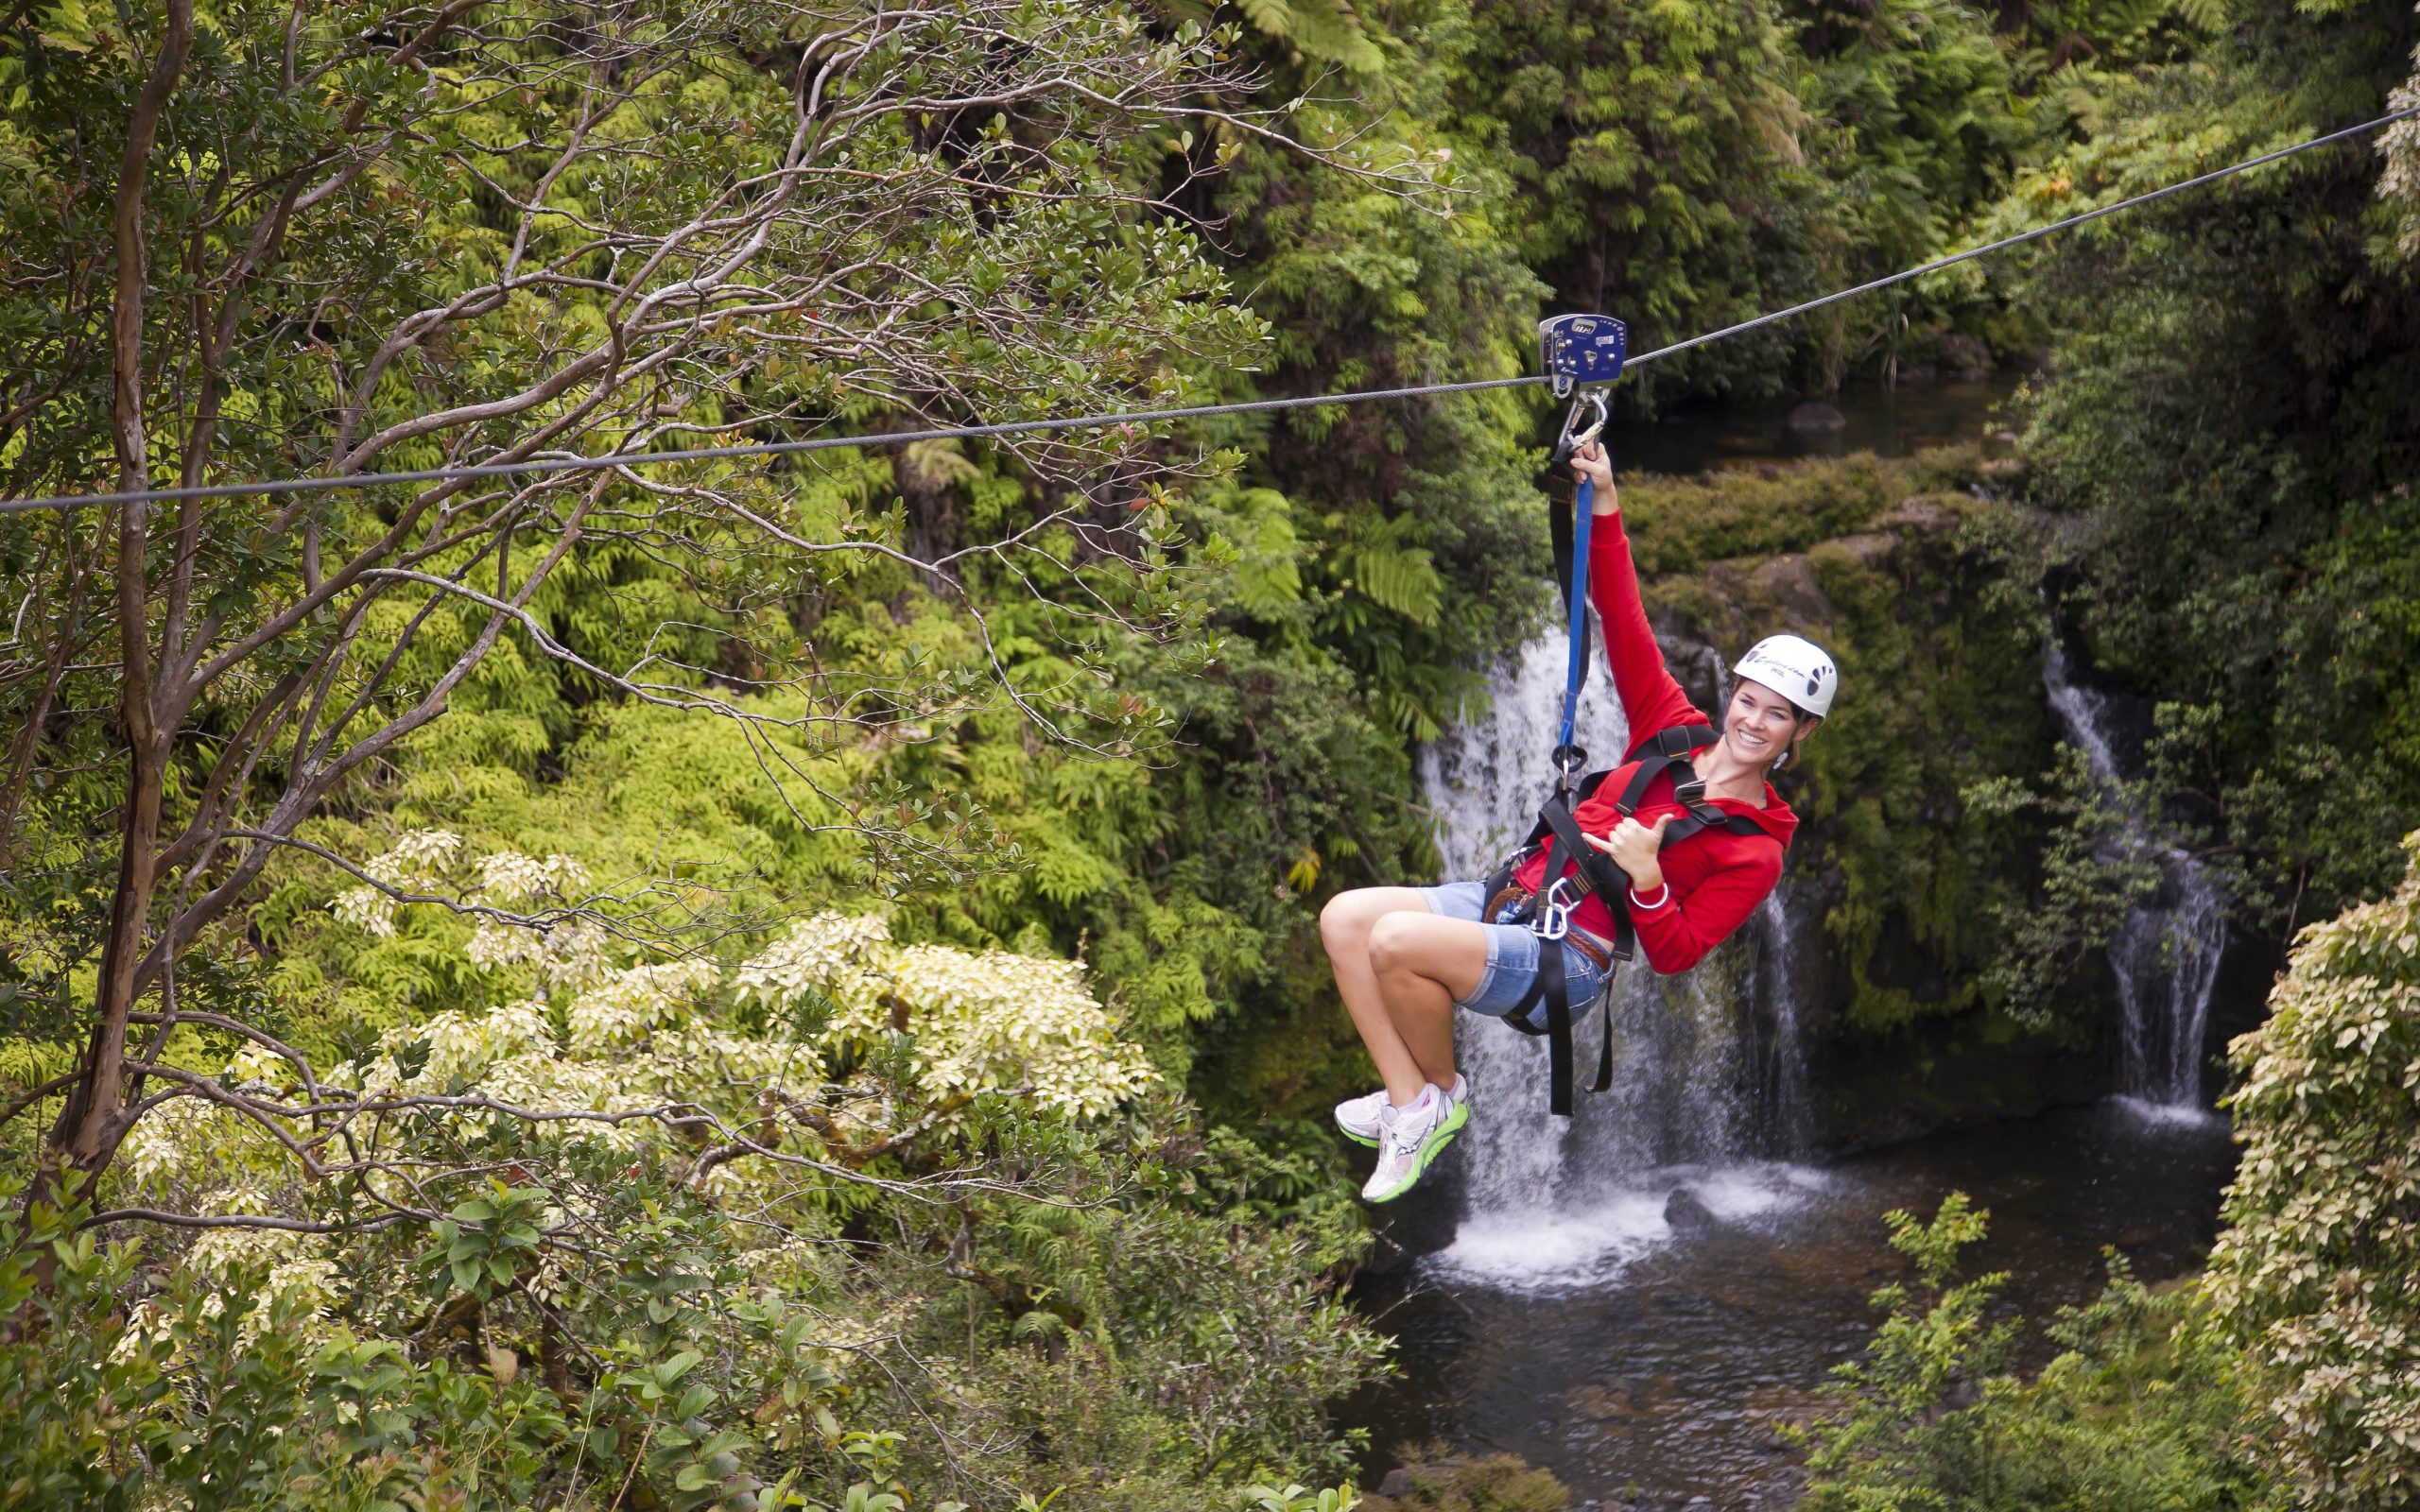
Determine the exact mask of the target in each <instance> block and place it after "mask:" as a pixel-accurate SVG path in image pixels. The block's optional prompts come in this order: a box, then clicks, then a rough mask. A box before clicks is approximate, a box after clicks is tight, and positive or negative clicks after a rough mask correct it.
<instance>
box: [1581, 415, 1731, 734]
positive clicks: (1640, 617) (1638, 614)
mask: <svg viewBox="0 0 2420 1512" xmlns="http://www.w3.org/2000/svg"><path fill="white" fill-rule="evenodd" d="M1571 469H1572V472H1575V473H1577V474H1578V475H1579V476H1581V477H1583V478H1586V479H1587V480H1588V481H1589V482H1591V483H1593V484H1595V485H1596V507H1595V511H1594V513H1595V519H1594V520H1593V521H1592V522H1591V524H1590V526H1589V543H1588V601H1589V602H1590V603H1592V604H1594V605H1596V606H1597V618H1598V619H1599V621H1601V622H1602V623H1603V625H1604V627H1605V662H1606V664H1607V665H1608V666H1610V667H1611V668H1612V669H1613V674H1614V692H1615V693H1616V695H1617V696H1619V697H1620V698H1621V701H1622V717H1623V718H1625V719H1627V720H1628V721H1629V722H1630V749H1629V750H1628V751H1627V752H1625V753H1624V759H1625V760H1627V759H1629V758H1630V757H1631V756H1634V755H1636V754H1637V752H1638V748H1639V747H1640V746H1642V745H1644V744H1645V743H1646V742H1647V740H1648V739H1649V737H1651V736H1652V735H1653V734H1654V733H1655V732H1656V731H1657V730H1667V729H1669V728H1670V727H1672V726H1674V725H1703V724H1704V723H1705V722H1706V716H1705V714H1704V713H1703V712H1701V711H1700V710H1699V709H1698V707H1697V706H1696V705H1695V704H1692V703H1691V702H1689V696H1688V695H1687V694H1686V693H1684V692H1683V691H1681V685H1680V683H1679V682H1678V681H1676V680H1674V679H1673V677H1672V673H1671V670H1670V669H1669V668H1668V667H1666V666H1665V665H1664V652H1663V649H1662V648H1661V647H1659V646H1658V645H1657V644H1655V631H1654V630H1653V629H1651V627H1649V626H1648V623H1647V605H1646V602H1645V601H1644V600H1642V599H1641V598H1640V597H1639V593H1638V568H1637V566H1636V564H1635V563H1634V562H1633V561H1632V560H1631V554H1630V537H1629V536H1628V535H1627V534H1625V533H1624V531H1623V530H1622V508H1621V495H1620V494H1619V493H1618V492H1617V491H1616V490H1615V488H1614V470H1613V464H1612V462H1611V461H1610V460H1608V459H1607V458H1606V456H1605V453H1604V449H1603V448H1602V447H1600V446H1598V445H1597V444H1596V443H1594V442H1591V443H1589V444H1588V445H1587V446H1584V447H1582V448H1581V449H1580V451H1579V452H1577V453H1575V454H1574V455H1573V456H1572V458H1571Z"/></svg>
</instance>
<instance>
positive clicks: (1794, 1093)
mask: <svg viewBox="0 0 2420 1512" xmlns="http://www.w3.org/2000/svg"><path fill="white" fill-rule="evenodd" d="M1757 918H1758V919H1760V920H1762V924H1763V928H1764V932H1765V954H1764V962H1763V966H1764V971H1763V972H1762V978H1763V980H1762V982H1761V984H1760V988H1759V989H1760V991H1761V992H1762V993H1763V996H1764V1001H1765V1002H1766V1003H1767V1004H1768V1005H1771V1007H1772V1021H1773V1038H1772V1045H1771V1047H1770V1048H1769V1050H1768V1052H1767V1054H1766V1055H1765V1057H1764V1064H1763V1075H1762V1076H1761V1077H1760V1078H1759V1079H1758V1083H1757V1095H1756V1107H1757V1108H1758V1109H1759V1111H1760V1112H1761V1113H1762V1115H1763V1116H1762V1120H1761V1126H1760V1127H1759V1129H1758V1131H1757V1133H1758V1139H1757V1144H1758V1147H1759V1148H1760V1149H1761V1150H1762V1151H1763V1152H1764V1153H1766V1154H1768V1155H1778V1156H1789V1155H1796V1154H1800V1153H1803V1152H1804V1151H1806V1150H1807V1149H1808V1148H1810V1147H1811V1146H1812V1145H1813V1144H1814V1143H1815V1089H1814V1085H1813V1083H1812V1082H1810V1081H1809V1080H1808V1078H1807V1074H1806V1043H1805V1041H1804V1040H1802V1039H1801V1038H1800V1035H1799V1029H1798V982H1797V978H1796V975H1795V972H1794V968H1795V966H1796V964H1797V960H1798V935H1797V928H1798V926H1797V925H1796V924H1794V923H1792V922H1791V920H1790V917H1789V884H1788V883H1787V881H1785V882H1784V884H1783V885H1781V886H1779V887H1776V888H1774V889H1773V893H1772V897H1770V898H1768V899H1766V900H1765V906H1764V907H1763V908H1762V909H1760V910H1759V911H1758V913H1757Z"/></svg>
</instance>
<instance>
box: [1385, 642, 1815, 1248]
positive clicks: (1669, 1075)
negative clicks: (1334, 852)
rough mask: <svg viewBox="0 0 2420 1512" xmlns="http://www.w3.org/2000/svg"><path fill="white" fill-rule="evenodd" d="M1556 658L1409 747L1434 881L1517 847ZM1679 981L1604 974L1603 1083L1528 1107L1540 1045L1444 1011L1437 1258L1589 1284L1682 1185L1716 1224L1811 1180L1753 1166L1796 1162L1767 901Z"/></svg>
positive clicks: (1600, 750) (1556, 681)
mask: <svg viewBox="0 0 2420 1512" xmlns="http://www.w3.org/2000/svg"><path fill="white" fill-rule="evenodd" d="M1564 656H1565V648H1564V640H1563V639H1562V638H1561V637H1560V636H1554V637H1547V638H1543V639H1540V640H1538V641H1535V642H1532V643H1531V644H1530V645H1529V646H1527V647H1526V648H1525V649H1524V650H1523V651H1522V652H1521V653H1520V654H1519V655H1517V656H1515V657H1513V658H1511V659H1510V660H1508V661H1507V662H1505V663H1504V664H1503V665H1502V666H1501V667H1500V668H1498V670H1497V672H1496V675H1495V679H1494V683H1493V692H1494V698H1493V702H1492V705H1491V707H1490V708H1489V710H1488V711H1487V713H1485V714H1484V715H1483V716H1480V717H1478V718H1474V719H1469V720H1465V721H1462V722H1461V723H1459V724H1458V725H1456V726H1455V727H1454V728H1453V729H1451V730H1448V731H1447V732H1446V733H1445V735H1444V737H1443V739H1440V740H1438V741H1437V742H1435V743H1434V744H1432V745H1430V746H1429V747H1426V749H1425V750H1424V751H1423V752H1422V753H1421V759H1420V776H1421V782H1422V785H1423V787H1424V788H1425V790H1426V794H1427V797H1428V800H1429V802H1430V804H1431V806H1432V807H1433V808H1434V810H1435V811H1436V813H1437V816H1438V835H1437V843H1438V849H1439V851H1440V853H1441V854H1442V855H1443V859H1444V870H1445V875H1446V877H1448V878H1450V879H1456V880H1461V879H1469V878H1475V877H1483V876H1485V875H1486V874H1487V873H1488V872H1489V871H1490V870H1492V869H1493V868H1495V866H1496V864H1497V863H1498V862H1500V861H1501V860H1502V859H1503V857H1504V856H1505V854H1506V853H1507V852H1509V851H1511V850H1512V848H1513V846H1515V845H1517V844H1519V843H1520V841H1521V840H1522V839H1523V838H1524V837H1525V836H1527V835H1528V833H1529V832H1530V825H1531V823H1532V822H1533V821H1534V820H1535V818H1536V815H1537V806H1538V804H1539V802H1540V800H1541V799H1544V798H1545V796H1546V792H1547V785H1548V783H1549V782H1550V781H1551V780H1552V775H1553V767H1552V764H1551V761H1550V756H1551V753H1552V751H1553V748H1554V737H1555V732H1556V727H1557V724H1558V722H1559V718H1560V714H1561V708H1562V697H1563V679H1564ZM1602 683H1603V679H1602V677H1601V675H1600V676H1599V678H1598V679H1596V681H1595V683H1594V684H1592V686H1591V688H1590V689H1589V691H1588V692H1587V693H1586V694H1584V695H1583V696H1582V700H1581V710H1580V718H1579V721H1578V730H1577V736H1576V738H1577V739H1578V740H1579V742H1580V744H1581V745H1582V746H1583V747H1587V749H1588V750H1589V752H1590V753H1591V755H1592V757H1593V761H1594V765H1599V766H1605V765H1612V764H1613V763H1615V762H1616V761H1617V760H1619V758H1620V755H1621V751H1622V747H1623V746H1624V744H1625V741H1626V738H1627V730H1626V729H1625V727H1624V723H1623V720H1622V715H1621V711H1620V707H1619V704H1618V702H1617V700H1616V698H1615V697H1614V696H1613V693H1612V690H1611V689H1610V688H1609V687H1604V686H1601V684H1602ZM1761 919H1762V922H1761V925H1760V926H1759V927H1752V928H1750V929H1747V930H1743V931H1741V933H1740V936H1739V937H1737V939H1735V940H1732V941H1730V942H1727V943H1726V944H1724V945H1723V946H1721V947H1720V948H1719V949H1718V950H1717V951H1715V952H1714V953H1713V954H1710V955H1708V956H1707V958H1706V960H1705V962H1704V963H1703V964H1702V965H1701V966H1700V967H1699V968H1698V970H1696V971H1691V972H1689V973H1687V974H1686V975H1685V976H1679V977H1670V978H1659V977H1657V976H1656V975H1655V974H1654V973H1653V972H1652V971H1649V970H1648V969H1647V967H1646V965H1645V963H1644V962H1634V963H1632V964H1631V965H1629V966H1627V967H1625V968H1623V970H1622V971H1621V972H1620V974H1619V975H1618V976H1617V977H1616V984H1615V988H1614V992H1613V995H1612V1000H1611V1005H1610V1011H1611V1012H1612V1014H1613V1022H1614V1028H1615V1069H1614V1085H1613V1088H1612V1090H1611V1091H1605V1092H1600V1093H1594V1094H1591V1093H1589V1092H1588V1091H1585V1089H1584V1086H1583V1088H1582V1090H1581V1091H1579V1092H1578V1094H1577V1097H1576V1103H1577V1106H1576V1116H1574V1117H1572V1118H1570V1119H1567V1120H1566V1119H1559V1118H1556V1117H1554V1116H1552V1115H1551V1114H1549V1113H1548V1112H1547V1106H1546V1103H1547V1093H1546V1088H1547V1049H1546V1041H1545V1040H1538V1039H1532V1038H1530V1037H1529V1036H1526V1035H1522V1034H1518V1033H1516V1032H1514V1031H1513V1030H1511V1029H1508V1028H1505V1027H1504V1026H1502V1025H1500V1024H1495V1023H1490V1022H1485V1021H1484V1020H1481V1019H1478V1018H1477V1017H1475V1016H1473V1015H1469V1014H1463V1015H1460V1016H1459V1020H1460V1022H1458V1024H1457V1039H1458V1047H1457V1057H1458V1060H1459V1064H1460V1066H1461V1071H1462V1074H1464V1075H1466V1076H1467V1077H1469V1078H1470V1082H1471V1087H1472V1091H1473V1097H1474V1101H1473V1105H1472V1117H1471V1122H1470V1125H1469V1126H1468V1127H1466V1128H1465V1129H1464V1130H1463V1132H1462V1135H1461V1142H1460V1143H1461V1151H1462V1154H1461V1160H1462V1168H1463V1173H1464V1182H1463V1191H1464V1199H1463V1203H1464V1206H1463V1212H1462V1215H1461V1226H1460V1228H1459V1229H1457V1232H1456V1235H1455V1239H1454V1243H1453V1245H1452V1246H1449V1247H1448V1248H1447V1249H1446V1250H1445V1251H1444V1253H1443V1255H1441V1256H1440V1257H1439V1261H1440V1263H1442V1264H1443V1265H1444V1266H1445V1267H1446V1268H1448V1269H1449V1270H1452V1271H1454V1272H1455V1273H1457V1274H1459V1275H1462V1276H1465V1277H1469V1278H1472V1279H1476V1280H1486V1281H1491V1282H1494V1283H1497V1284H1504V1285H1514V1286H1529V1285H1556V1284H1563V1283H1566V1282H1574V1283H1576V1282H1584V1281H1587V1280H1599V1279H1601V1278H1602V1277H1603V1275H1604V1274H1605V1273H1606V1272H1607V1271H1608V1269H1610V1268H1618V1267H1619V1266H1620V1265H1621V1264H1622V1263H1625V1262H1627V1261H1628V1260H1630V1259H1631V1258H1633V1257H1634V1256H1635V1255H1637V1254H1639V1253H1642V1252H1643V1251H1645V1250H1646V1249H1648V1248H1650V1247H1651V1246H1654V1245H1656V1244H1659V1243H1661V1242H1662V1241H1663V1240H1664V1239H1666V1238H1667V1237H1668V1235H1669V1233H1670V1227H1669V1225H1668V1223H1667V1221H1666V1216H1665V1213H1666V1204H1667V1202H1668V1200H1670V1199H1671V1197H1672V1196H1673V1194H1674V1193H1675V1192H1678V1191H1683V1190H1685V1191H1686V1192H1687V1193H1688V1194H1690V1195H1691V1196H1692V1197H1694V1198H1695V1199H1696V1201H1697V1203H1698V1204H1699V1205H1700V1206H1702V1207H1703V1209H1705V1210H1706V1211H1709V1212H1711V1213H1712V1214H1713V1216H1714V1217H1715V1218H1717V1219H1733V1218H1741V1217H1746V1216H1748V1215H1750V1214H1753V1213H1755V1212H1758V1211H1767V1210H1769V1209H1771V1208H1772V1207H1774V1206H1776V1205H1778V1204H1780V1203H1782V1202H1786V1201H1789V1200H1791V1199H1792V1198H1794V1197H1795V1196H1797V1195H1798V1194H1801V1193H1802V1192H1804V1191H1805V1190H1806V1189H1807V1188H1808V1187H1810V1186H1811V1185H1812V1184H1814V1183H1816V1182H1817V1181H1818V1180H1819V1179H1820V1178H1819V1177H1816V1176H1815V1174H1814V1173H1812V1172H1809V1171H1806V1170H1802V1169H1799V1168H1795V1167H1791V1166H1788V1165H1784V1164H1781V1163H1778V1162H1777V1161H1772V1160H1756V1159H1754V1157H1755V1155H1756V1154H1758V1153H1775V1154H1784V1155H1786V1154H1789V1153H1792V1152H1794V1151H1796V1150H1798V1149H1800V1148H1802V1147H1803V1145H1802V1143H1801V1142H1803V1140H1804V1137H1805V1132H1806V1108H1807V1099H1806V1066H1805V1061H1804V1057H1803V1055H1802V1054H1801V1051H1800V1048H1799V1046H1798V1043H1797V1013H1796V1005H1795V1004H1794V1003H1791V1002H1789V991H1788V985H1787V984H1788V980H1789V971H1788V964H1789V963H1788V959H1787V957H1788V953H1789V950H1790V948H1791V943H1792V937H1793V936H1792V934H1791V928H1790V923H1789V916H1788V914H1787V912H1786V911H1785V910H1784V908H1783V907H1782V905H1781V903H1780V902H1779V899H1778V895H1777V896H1776V899H1775V900H1774V901H1773V902H1769V903H1768V904H1767V907H1766V911H1765V912H1764V914H1763V915H1762V916H1761ZM1759 987H1762V988H1763V989H1764V990H1765V991H1766V992H1768V993H1775V994H1777V995H1776V996H1773V997H1772V998H1771V1001H1772V1002H1773V1003H1774V1004H1775V1005H1776V1006H1777V1007H1782V1008H1783V1011H1782V1013H1781V1014H1780V1015H1779V1017H1778V1020H1777V1022H1778V1024H1779V1031H1778V1032H1777V1034H1776V1036H1775V1043H1774V1045H1773V1047H1772V1053H1771V1054H1765V1053H1763V1052H1762V1047H1760V1046H1759V1045H1758V1044H1757V1043H1756V1042H1755V1035H1754V1033H1753V1032H1752V1031H1753V1026H1754V1022H1755V1016H1754V1014H1753V1013H1752V1012H1750V1011H1749V1010H1750V1008H1751V1007H1752V1006H1753V1003H1754V998H1755V992H1756V990H1757V988H1759ZM1600 1032H1601V1031H1600V1030H1599V1021H1598V1019H1597V1017H1596V1016H1595V1015H1594V1014H1591V1015H1589V1016H1588V1017H1587V1018H1586V1019H1584V1020H1583V1021H1582V1022H1581V1023H1580V1024H1579V1025H1578V1026H1576V1029H1575V1036H1574V1038H1575V1040H1576V1043H1575V1046H1574V1050H1575V1056H1574V1059H1575V1061H1576V1062H1577V1068H1578V1071H1579V1073H1580V1074H1581V1076H1582V1078H1585V1077H1587V1076H1589V1075H1590V1074H1593V1073H1594V1071H1595V1069H1596V1061H1597V1047H1598V1037H1599V1033H1600Z"/></svg>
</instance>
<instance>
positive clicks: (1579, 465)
mask: <svg viewBox="0 0 2420 1512" xmlns="http://www.w3.org/2000/svg"><path fill="white" fill-rule="evenodd" d="M1571 475H1572V476H1574V477H1576V478H1579V479H1581V480H1582V481H1583V482H1587V483H1593V484H1595V485H1596V486H1597V494H1596V497H1595V499H1594V500H1593V501H1592V505H1593V507H1592V508H1591V509H1590V511H1589V512H1590V513H1592V514H1612V513H1614V512H1615V511H1616V510H1618V509H1619V508H1620V507H1621V496H1620V494H1619V493H1618V492H1617V491H1616V490H1615V488H1614V459H1613V458H1612V457H1610V456H1607V455H1605V449H1604V448H1603V447H1602V446H1599V444H1598V443H1596V442H1595V441H1590V442H1589V443H1588V444H1587V445H1585V446H1583V447H1581V448H1580V449H1579V450H1577V451H1575V452H1573V453H1572V454H1571Z"/></svg>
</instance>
